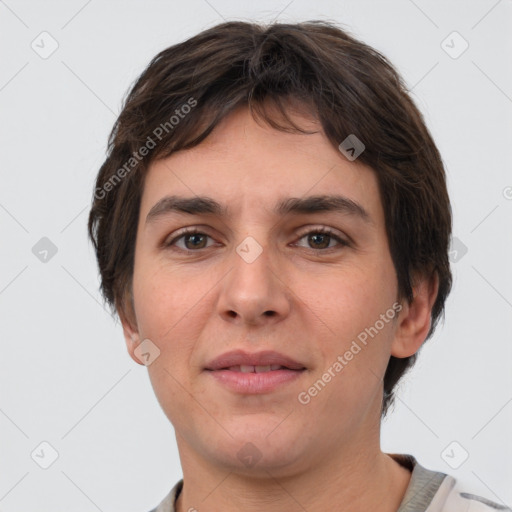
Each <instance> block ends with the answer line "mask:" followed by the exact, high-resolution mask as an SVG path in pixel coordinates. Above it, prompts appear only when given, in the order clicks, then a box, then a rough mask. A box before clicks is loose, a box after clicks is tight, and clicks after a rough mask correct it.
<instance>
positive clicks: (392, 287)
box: [124, 109, 400, 475]
mask: <svg viewBox="0 0 512 512" xmlns="http://www.w3.org/2000/svg"><path fill="white" fill-rule="evenodd" d="M297 119H298V118H297ZM300 122H301V124H302V126H305V127H306V128H308V129H311V128H313V129H316V130H318V131H317V133H315V134H312V135H302V134H290V133H284V132H280V131H276V130H274V129H272V128H270V127H267V126H264V125H263V123H261V122H260V123H259V124H258V123H257V122H256V121H255V120H254V119H253V118H252V117H251V115H250V114H249V113H248V111H247V110H246V109H240V110H238V111H236V112H235V113H233V114H231V115H230V116H229V117H227V118H225V119H224V120H223V122H222V124H221V125H219V126H218V127H217V128H216V130H215V131H214V132H213V133H212V134H211V135H210V136H209V137H208V139H207V140H206V141H205V142H203V143H202V144H201V145H199V146H197V147H195V148H193V149H190V150H186V151H180V152H177V153H175V154H173V155H172V156H171V157H169V158H167V159H165V160H161V161H158V162H155V163H154V164H153V165H152V167H151V168H150V170H149V172H148V174H147V177H146V181H145V188H144V192H143V197H142V202H141V209H140V219H139V224H138V232H137V242H136V248H135V267H134V275H133V297H134V313H135V315H134V316H135V317H134V319H133V322H132V324H131V326H129V325H128V324H127V323H126V322H124V326H125V333H126V336H127V340H128V341H127V343H128V346H129V350H130V352H131V353H132V357H134V359H136V360H137V361H138V362H140V359H139V357H140V353H139V357H137V355H136V354H137V352H136V347H137V343H132V341H130V339H135V340H136V342H137V340H138V341H142V340H146V339H147V340H150V342H145V343H146V344H147V343H150V345H147V346H151V347H153V349H152V350H153V352H151V350H150V351H149V352H151V353H152V354H153V355H151V356H146V360H147V362H150V363H151V364H149V366H148V371H149V375H150V379H151V382H152V385H153V388H154V390H155V393H156V395H157V397H158V400H159V402H160V404H161V406H162V408H163V410H164V411H165V413H166V415H167V416H168V418H169V419H170V421H171V422H172V423H173V425H174V428H175V431H176V435H177V441H178V447H179V450H180V454H181V456H182V457H183V456H186V457H189V458H195V459H196V460H203V461H209V462H210V463H212V464H217V465H219V466H223V467H228V468H233V467H237V468H238V469H239V470H240V471H244V470H245V469H244V468H249V466H250V465H251V464H254V462H252V463H249V462H248V461H249V459H248V458H247V456H249V457H252V459H251V460H252V461H256V462H257V466H254V468H252V469H251V471H252V474H254V471H255V470H256V468H261V471H264V470H265V469H269V468H272V469H273V470H274V473H273V474H276V475H277V474H286V472H289V471H296V470H302V469H306V468H308V467H311V466H313V465H314V464H315V462H319V461H322V463H323V464H325V463H326V461H328V460H330V459H331V458H334V457H335V456H336V457H338V456H339V455H340V454H344V456H347V457H349V456H350V455H349V454H350V453H352V452H354V453H355V452H356V451H357V450H360V449H362V447H363V446H368V445H370V444H372V443H378V431H379V418H380V406H381V399H382V376H383V374H384V371H385V368H386V365H387V362H388V359H389V356H390V354H391V353H393V350H394V347H395V343H396V337H397V329H398V328H399V327H398V326H399V324H400V322H399V321H398V317H399V316H400V315H399V314H398V311H399V309H400V306H398V305H397V302H396V298H397V281H396V273H395V270H394V267H393V263H392V260H391V256H390V251H389V247H388V242H387V238H386V233H385V223H384V212H383V208H382V204H381V201H380V197H379V190H378V185H377V179H376V176H375V174H374V172H373V171H372V170H371V169H369V168H367V167H365V166H363V165H362V164H359V163H358V162H357V160H356V161H354V162H350V161H348V160H347V159H346V158H345V157H344V156H343V155H342V154H341V153H340V152H339V151H337V150H336V149H335V148H333V147H332V145H331V144H330V143H329V142H328V141H327V139H326V138H325V136H324V135H323V134H322V132H321V130H320V128H319V126H318V125H317V124H316V123H315V122H313V121H311V120H308V119H306V118H300ZM200 198H202V199H203V200H202V201H201V200H199V199H200ZM182 200H193V201H182ZM155 347H157V348H158V350H159V351H160V352H159V355H158V357H156V358H154V357H155V354H157V351H156V349H155ZM233 351H235V352H234V355H233ZM230 353H231V355H230ZM226 354H227V359H226V358H224V359H223V360H222V357H221V356H224V355H226ZM219 357H221V360H219V359H218V358H219ZM153 358H154V360H153ZM216 359H217V361H215V360H216ZM247 470H248V471H249V469H247Z"/></svg>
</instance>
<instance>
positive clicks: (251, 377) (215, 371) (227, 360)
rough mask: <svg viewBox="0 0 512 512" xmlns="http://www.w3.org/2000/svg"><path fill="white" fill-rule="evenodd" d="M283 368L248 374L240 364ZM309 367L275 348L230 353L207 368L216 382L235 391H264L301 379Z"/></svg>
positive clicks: (218, 358)
mask: <svg viewBox="0 0 512 512" xmlns="http://www.w3.org/2000/svg"><path fill="white" fill-rule="evenodd" d="M272 365H280V366H282V367H284V368H280V369H275V370H270V371H264V372H261V373H259V372H258V373H252V372H251V373H246V372H242V371H240V366H272ZM305 370H306V368H305V366H304V365H302V364H301V363H299V362H297V361H295V360H293V359H291V358H290V357H288V356H285V355H283V354H280V353H278V352H274V351H263V352H257V353H253V354H250V353H248V352H244V351H243V350H235V351H232V352H227V353H225V354H222V355H221V356H219V357H217V358H215V359H213V360H212V361H210V362H209V363H208V364H207V366H206V368H205V371H206V372H207V374H209V375H211V376H212V377H213V378H214V379H215V380H216V381H217V382H219V383H220V384H222V385H223V386H225V387H227V388H228V389H230V390H231V391H233V392H235V393H241V394H263V393H270V392H272V391H275V390H276V389H277V388H280V387H281V386H284V385H285V384H288V383H290V382H293V381H294V380H296V379H298V378H299V377H300V376H301V375H302V374H303V373H304V372H305Z"/></svg>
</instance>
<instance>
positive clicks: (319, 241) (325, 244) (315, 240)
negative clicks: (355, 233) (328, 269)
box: [297, 228, 349, 251]
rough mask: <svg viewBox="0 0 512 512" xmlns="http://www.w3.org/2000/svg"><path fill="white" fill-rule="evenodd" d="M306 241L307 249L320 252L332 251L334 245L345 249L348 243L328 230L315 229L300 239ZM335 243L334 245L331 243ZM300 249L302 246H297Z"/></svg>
mask: <svg viewBox="0 0 512 512" xmlns="http://www.w3.org/2000/svg"><path fill="white" fill-rule="evenodd" d="M302 239H306V243H307V244H309V247H306V248H308V249H313V250H315V251H322V250H324V249H333V248H335V247H336V245H338V246H341V247H346V246H348V245H349V243H348V242H347V241H345V240H343V238H341V237H340V236H338V235H336V234H335V233H334V232H333V231H331V230H330V229H328V228H317V229H313V230H310V231H308V232H307V233H305V234H303V235H302V236H301V237H300V240H302ZM333 242H335V243H333ZM297 245H299V246H300V247H304V245H301V244H299V243H298V244H297Z"/></svg>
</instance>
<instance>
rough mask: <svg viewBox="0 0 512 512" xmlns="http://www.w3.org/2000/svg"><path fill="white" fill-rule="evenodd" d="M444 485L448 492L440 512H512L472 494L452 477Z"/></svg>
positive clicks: (501, 505) (505, 507) (447, 478)
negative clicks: (497, 511) (498, 511)
mask: <svg viewBox="0 0 512 512" xmlns="http://www.w3.org/2000/svg"><path fill="white" fill-rule="evenodd" d="M443 483H444V484H445V486H446V487H447V491H446V500H445V503H444V505H443V507H442V508H440V509H438V510H439V511H440V512H459V511H460V512H492V511H493V510H502V511H508V512H512V509H511V508H509V507H507V506H506V505H504V504H500V503H496V502H494V501H491V500H489V499H488V498H484V497H483V496H480V495H479V494H475V493H473V492H471V490H469V489H468V488H466V487H465V486H464V485H463V484H462V483H460V482H457V481H456V480H455V479H454V478H453V477H451V476H447V477H446V478H445V481H444V482H443ZM448 488H449V489H448ZM439 491H440V492H441V491H442V489H441V488H440V489H439ZM436 510H437V509H433V510H432V512H436ZM428 512H430V509H428Z"/></svg>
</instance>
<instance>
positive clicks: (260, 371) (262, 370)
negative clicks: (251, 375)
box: [254, 364, 270, 373]
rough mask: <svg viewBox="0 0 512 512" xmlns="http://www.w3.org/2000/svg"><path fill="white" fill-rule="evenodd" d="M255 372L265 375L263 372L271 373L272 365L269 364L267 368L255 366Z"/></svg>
mask: <svg viewBox="0 0 512 512" xmlns="http://www.w3.org/2000/svg"><path fill="white" fill-rule="evenodd" d="M254 371H255V372H256V373H263V372H269V371H270V365H269V364H267V365H266V366H255V367H254Z"/></svg>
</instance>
